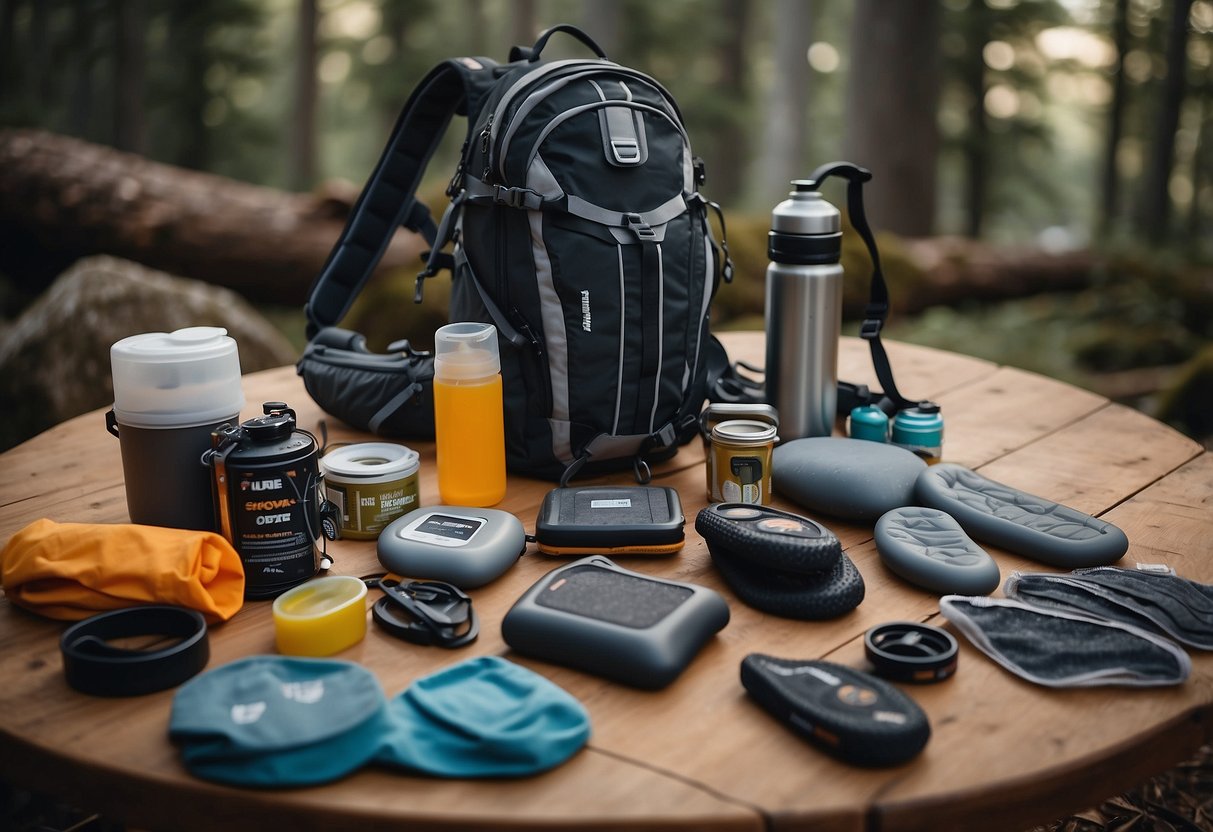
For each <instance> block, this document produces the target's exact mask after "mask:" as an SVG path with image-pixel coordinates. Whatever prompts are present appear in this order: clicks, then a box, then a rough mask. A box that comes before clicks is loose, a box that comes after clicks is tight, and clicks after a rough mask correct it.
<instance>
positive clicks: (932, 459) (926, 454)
mask: <svg viewBox="0 0 1213 832" xmlns="http://www.w3.org/2000/svg"><path fill="white" fill-rule="evenodd" d="M892 441H893V444H894V445H901V446H903V447H905V448H907V449H908V450H911V451H913V452H914V453H916V454H918V455H919V456H920V457H922V458H923V459H925V460H926V461H927V464H928V465H934V464H935V463H936V462H939V460H940V458H941V457H942V456H943V414H942V413H940V411H939V405H937V404H935V402H919V403H918V406H917V407H910V408H906V409H905V410H902V411H901V412H899V413H898V414H897V415H896V416H894V417H893V433H892Z"/></svg>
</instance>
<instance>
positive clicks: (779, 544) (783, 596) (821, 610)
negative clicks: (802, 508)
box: [695, 503, 864, 621]
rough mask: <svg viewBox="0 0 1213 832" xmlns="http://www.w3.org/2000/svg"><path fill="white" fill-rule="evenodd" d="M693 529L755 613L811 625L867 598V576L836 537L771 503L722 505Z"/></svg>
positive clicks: (701, 514)
mask: <svg viewBox="0 0 1213 832" xmlns="http://www.w3.org/2000/svg"><path fill="white" fill-rule="evenodd" d="M695 531H697V532H699V534H700V535H702V536H703V539H704V541H706V542H707V544H708V551H710V552H711V553H712V563H714V564H715V565H716V568H717V569H718V570H720V574H721V575H723V576H724V579H725V583H727V584H728V585H729V588H730V589H732V590H733V591H734V592H736V593H737V597H738V598H740V599H741V600H742V601H744V602H745V603H747V604H749V605H750V606H751V607H754V608H755V609H759V610H762V611H763V612H769V613H771V614H773V615H782V616H784V617H786V618H796V619H801V620H808V621H820V620H823V619H827V618H836V617H838V616H840V615H843V614H845V613H848V612H850V611H851V610H853V609H855V607H857V606H859V604H860V602H861V601H863V596H864V584H863V576H862V575H860V574H859V570H858V569H856V568H855V564H854V563H852V562H851V559H850V558H848V557H847V556H846V554H845V553H844V552H843V551H842V545H841V544H840V543H839V542H838V538H837V537H835V536H834V533H833V532H831V531H830V530H829V529H827V528H826V527H825V526H823V525H821V524H820V523H818V522H817V521H815V520H810V519H809V518H807V517H801V516H800V515H799V514H792V513H791V512H787V511H780V510H779V509H775V508H771V507H769V506H761V505H751V504H750V503H717V504H716V505H711V506H708V507H707V508H705V509H703V510H702V511H700V512H699V515H698V516H697V517H696V518H695Z"/></svg>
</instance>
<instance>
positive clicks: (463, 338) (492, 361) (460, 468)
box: [434, 323, 505, 507]
mask: <svg viewBox="0 0 1213 832" xmlns="http://www.w3.org/2000/svg"><path fill="white" fill-rule="evenodd" d="M434 439H435V442H436V445H437V451H438V493H439V494H440V495H441V496H442V502H444V503H446V504H448V505H456V506H478V507H486V506H491V505H495V504H496V503H499V502H501V498H502V497H504V496H505V421H504V414H503V412H502V404H501V359H500V356H499V355H498V352H497V328H496V327H494V326H493V325H492V324H481V323H456V324H447V325H446V326H444V327H440V328H439V329H438V330H437V331H436V332H435V333H434Z"/></svg>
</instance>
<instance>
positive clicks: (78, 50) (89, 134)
mask: <svg viewBox="0 0 1213 832" xmlns="http://www.w3.org/2000/svg"><path fill="white" fill-rule="evenodd" d="M70 38H71V40H70V46H71V51H72V55H73V56H74V59H73V66H72V80H71V92H70V96H71V97H70V99H69V100H70V102H71V110H70V112H69V113H68V117H67V132H68V133H70V134H71V135H73V136H77V137H79V138H81V139H89V140H92V139H94V138H96V136H94V135H93V97H94V95H95V91H94V88H93V68H94V66H93V64H94V62H93V57H92V55H93V48H92V47H93V19H92V16H91V15H90V13H89V11H88V10H87V9H83V8H80V7H79V6H78V5H77V6H74V7H73V8H72V26H71V34H70ZM0 86H3V84H0Z"/></svg>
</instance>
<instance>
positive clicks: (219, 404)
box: [110, 326, 244, 428]
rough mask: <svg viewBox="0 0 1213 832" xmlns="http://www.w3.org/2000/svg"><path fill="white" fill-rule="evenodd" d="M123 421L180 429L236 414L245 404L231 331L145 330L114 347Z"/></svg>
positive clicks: (116, 408)
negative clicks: (229, 332) (230, 335)
mask: <svg viewBox="0 0 1213 832" xmlns="http://www.w3.org/2000/svg"><path fill="white" fill-rule="evenodd" d="M110 368H111V372H112V373H113V378H114V415H115V417H117V420H118V423H119V424H120V425H129V426H131V427H140V428H179V427H193V426H196V425H205V424H210V423H212V422H219V421H222V420H224V419H234V418H235V417H236V416H238V415H239V413H240V409H241V408H242V407H244V392H243V391H242V390H241V388H240V355H239V353H238V352H237V350H236V342H235V341H233V340H232V339H231V338H229V337H228V335H227V330H226V329H223V328H222V327H217V326H192V327H187V328H185V329H178V330H177V331H175V332H146V333H143V334H142V335H132V336H130V337H129V338H123V339H122V340H121V341H118V342H117V343H116V344H114V345H113V346H112V347H110Z"/></svg>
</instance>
